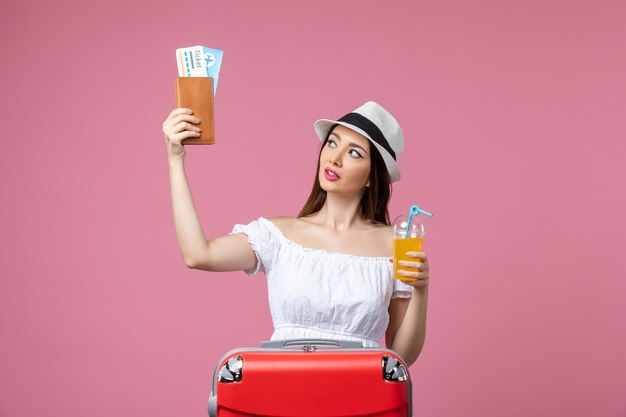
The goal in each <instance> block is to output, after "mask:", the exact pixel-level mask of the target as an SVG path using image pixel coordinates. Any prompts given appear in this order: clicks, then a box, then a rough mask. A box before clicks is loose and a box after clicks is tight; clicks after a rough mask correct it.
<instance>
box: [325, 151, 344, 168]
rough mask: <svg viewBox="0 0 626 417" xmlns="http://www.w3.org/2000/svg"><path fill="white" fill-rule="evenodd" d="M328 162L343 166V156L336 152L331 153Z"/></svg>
mask: <svg viewBox="0 0 626 417" xmlns="http://www.w3.org/2000/svg"><path fill="white" fill-rule="evenodd" d="M328 162H329V163H330V164H332V165H337V166H339V167H340V166H341V157H340V156H339V155H338V154H337V153H334V154H332V153H331V154H330V155H329V156H328Z"/></svg>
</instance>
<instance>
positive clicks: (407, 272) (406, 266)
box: [398, 252, 429, 288]
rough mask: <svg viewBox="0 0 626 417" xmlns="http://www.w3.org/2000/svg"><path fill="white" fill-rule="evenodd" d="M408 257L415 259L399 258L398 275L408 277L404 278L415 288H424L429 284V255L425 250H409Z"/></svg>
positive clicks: (406, 282) (405, 281)
mask: <svg viewBox="0 0 626 417" xmlns="http://www.w3.org/2000/svg"><path fill="white" fill-rule="evenodd" d="M406 255H407V257H409V258H413V259H415V260H410V261H407V260H399V261H398V266H399V267H402V269H400V268H398V275H402V276H403V277H406V278H407V279H406V280H402V282H404V283H405V284H407V285H410V286H412V287H415V288H424V287H426V286H427V285H428V270H429V267H428V257H427V256H426V254H425V253H424V252H407V253H406Z"/></svg>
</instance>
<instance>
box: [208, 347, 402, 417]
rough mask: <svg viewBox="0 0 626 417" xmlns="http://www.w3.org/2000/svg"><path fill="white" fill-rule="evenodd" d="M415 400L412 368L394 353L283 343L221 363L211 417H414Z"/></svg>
mask: <svg viewBox="0 0 626 417" xmlns="http://www.w3.org/2000/svg"><path fill="white" fill-rule="evenodd" d="M411 397H412V392H411V380H410V377H409V372H408V367H407V366H406V364H405V363H404V362H403V360H402V359H401V358H400V356H398V354H396V353H395V352H394V351H392V350H389V349H385V348H378V347H362V344H361V342H348V341H338V340H327V339H321V340H320V339H303V340H281V341H272V342H264V343H263V344H262V345H261V347H260V348H243V349H236V350H232V351H230V352H228V353H227V354H226V355H224V356H223V357H222V359H221V360H220V361H219V363H218V365H217V367H216V368H215V372H214V375H213V389H212V391H211V397H210V398H209V416H211V417H234V416H248V417H251V416H281V417H296V416H315V417H339V416H345V417H348V416H365V415H367V416H368V417H374V416H381V417H382V416H384V417H392V416H393V417H399V416H402V417H407V416H411V415H412V398H411Z"/></svg>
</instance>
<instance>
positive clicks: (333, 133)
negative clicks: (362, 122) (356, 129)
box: [330, 132, 368, 153]
mask: <svg viewBox="0 0 626 417" xmlns="http://www.w3.org/2000/svg"><path fill="white" fill-rule="evenodd" d="M330 134H331V135H335V136H337V139H339V140H341V136H339V134H338V133H335V132H331V133H330ZM350 146H352V147H354V148H359V149H361V150H362V151H363V152H365V153H368V152H367V151H366V150H365V148H364V147H362V146H361V145H358V144H356V143H354V142H350Z"/></svg>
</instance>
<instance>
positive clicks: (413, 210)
mask: <svg viewBox="0 0 626 417" xmlns="http://www.w3.org/2000/svg"><path fill="white" fill-rule="evenodd" d="M420 213H424V214H425V215H427V216H429V217H433V215H432V214H431V213H429V212H427V211H424V210H422V209H421V208H419V207H418V206H411V211H410V212H409V222H408V223H407V225H406V233H405V234H404V238H405V239H406V238H408V237H409V230H411V220H413V216H417V215H418V214H420Z"/></svg>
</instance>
